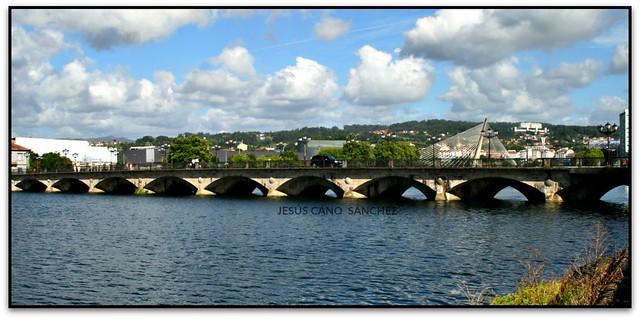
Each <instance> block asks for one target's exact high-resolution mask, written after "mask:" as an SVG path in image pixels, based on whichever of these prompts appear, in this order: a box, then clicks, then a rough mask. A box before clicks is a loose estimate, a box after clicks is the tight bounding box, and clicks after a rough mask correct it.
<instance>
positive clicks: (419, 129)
mask: <svg viewBox="0 0 640 319" xmlns="http://www.w3.org/2000/svg"><path fill="white" fill-rule="evenodd" d="M489 120H491V119H489ZM479 123H480V122H467V121H449V120H435V119H434V120H425V121H408V122H402V123H395V124H390V125H357V124H356V125H345V126H344V128H343V129H340V128H338V127H336V126H334V127H331V128H328V127H303V128H299V129H293V130H288V131H275V132H257V131H251V132H229V133H216V134H211V133H204V132H198V133H183V134H180V135H179V136H178V137H186V136H191V135H195V136H198V137H200V138H205V139H206V140H207V141H208V142H209V145H211V146H215V145H217V146H220V147H225V146H226V145H227V144H226V142H228V141H231V140H233V141H243V142H244V143H246V144H248V145H249V148H250V149H259V148H262V147H266V146H273V145H274V144H276V143H279V142H283V143H287V144H288V146H287V149H289V148H290V147H292V146H293V144H294V143H295V142H296V141H297V140H298V138H300V137H301V136H308V137H311V138H312V139H313V140H354V139H356V138H357V139H358V140H360V141H362V143H369V144H371V143H374V144H377V143H380V142H382V141H385V140H389V139H391V140H393V141H397V142H410V143H413V144H415V145H416V146H417V147H426V146H429V145H431V142H430V140H429V138H430V137H431V136H435V135H441V134H444V135H445V137H446V136H453V135H455V134H457V133H460V132H462V131H465V130H467V129H469V128H471V127H473V126H475V125H478V124H479ZM542 124H543V126H544V127H547V128H549V130H550V133H549V134H548V135H547V137H548V139H547V140H548V142H549V143H551V144H553V145H556V146H560V147H572V148H574V149H576V147H579V146H581V145H583V144H582V139H583V137H593V136H600V134H599V133H598V130H597V127H596V126H575V125H574V126H567V125H553V124H548V123H542ZM490 125H491V127H492V128H493V129H494V130H496V131H498V132H500V139H501V140H503V141H505V142H506V141H509V140H512V139H513V140H514V141H515V139H517V138H518V137H519V136H520V133H516V132H514V131H513V127H515V126H518V125H519V123H517V122H490ZM383 129H388V130H389V132H390V133H393V134H394V135H395V137H391V136H386V137H385V138H383V137H382V136H381V135H378V134H375V133H374V131H376V130H383ZM260 133H263V136H262V137H260ZM171 142H172V138H171V137H167V136H162V135H161V136H156V137H153V136H144V137H142V138H139V139H137V140H135V141H134V142H131V143H123V144H121V145H122V146H123V148H124V149H127V148H128V147H130V146H141V145H155V146H160V145H163V144H170V143H171ZM524 145H526V142H525V141H517V142H514V143H513V145H512V146H508V147H507V148H509V149H519V148H522V147H523V146H524ZM345 146H346V145H345ZM362 147H363V150H365V152H367V151H366V149H364V146H362ZM367 154H368V153H367ZM369 155H370V154H369ZM344 156H345V159H347V160H349V159H351V160H364V159H365V158H366V159H371V157H370V156H368V155H364V156H355V157H352V158H350V155H349V152H346V153H345V154H344Z"/></svg>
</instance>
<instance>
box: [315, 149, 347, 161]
mask: <svg viewBox="0 0 640 319" xmlns="http://www.w3.org/2000/svg"><path fill="white" fill-rule="evenodd" d="M318 155H324V156H333V157H335V158H337V159H344V153H343V152H342V148H341V147H323V148H321V149H320V151H319V152H318Z"/></svg>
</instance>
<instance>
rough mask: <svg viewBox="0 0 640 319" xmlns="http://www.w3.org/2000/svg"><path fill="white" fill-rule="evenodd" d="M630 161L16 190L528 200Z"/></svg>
mask: <svg viewBox="0 0 640 319" xmlns="http://www.w3.org/2000/svg"><path fill="white" fill-rule="evenodd" d="M630 182H631V171H630V169H629V168H613V167H597V168H593V167H591V168H578V167H557V168H285V169H276V168H274V169H263V168H259V169H192V170H157V171H156V170H152V171H107V172H82V173H76V172H70V173H39V174H17V175H12V176H11V189H12V191H27V192H70V193H98V192H99V193H111V194H165V195H218V196H251V195H255V194H259V195H262V196H325V195H326V194H331V193H333V194H332V195H333V196H334V197H337V198H343V197H344V198H397V197H401V196H402V194H403V193H404V192H405V191H406V190H407V189H409V188H411V187H413V188H415V189H417V190H418V191H420V192H421V193H422V194H424V196H425V197H426V199H427V200H477V199H489V198H493V197H494V196H495V195H496V194H497V193H498V192H499V191H500V190H502V189H504V188H506V187H509V186H510V187H513V188H515V189H516V190H518V191H519V192H520V193H522V194H523V195H524V196H525V197H526V198H527V199H528V200H529V201H531V202H545V201H567V202H581V201H592V200H598V199H599V198H600V197H602V195H604V194H605V193H607V192H608V191H609V190H611V189H613V188H615V187H617V186H620V185H629V184H630Z"/></svg>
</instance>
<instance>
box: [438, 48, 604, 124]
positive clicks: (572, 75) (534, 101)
mask: <svg viewBox="0 0 640 319" xmlns="http://www.w3.org/2000/svg"><path fill="white" fill-rule="evenodd" d="M517 64H518V61H517V60H516V59H514V58H512V59H507V60H503V61H500V62H499V63H496V64H493V65H490V66H488V67H483V68H477V69H469V68H467V67H456V68H454V69H453V70H451V71H450V72H449V74H448V75H449V78H450V79H451V82H452V86H451V87H450V88H449V91H447V92H446V93H445V94H444V95H443V96H441V99H442V100H445V101H450V102H451V103H452V107H451V111H450V117H452V118H458V119H467V120H470V119H473V120H481V119H482V118H483V117H485V116H486V115H491V117H492V120H493V121H498V120H503V121H521V120H534V121H551V122H558V121H566V120H569V117H570V116H571V112H572V108H573V105H572V102H571V99H570V98H569V95H568V94H569V93H570V92H571V91H572V90H574V89H576V88H582V87H586V86H587V85H589V84H590V83H591V82H593V80H595V78H596V77H597V75H598V72H599V70H600V65H599V64H598V63H596V62H595V61H593V60H589V59H587V60H585V61H583V62H580V63H575V64H569V63H563V64H561V65H560V66H559V67H557V68H556V69H552V70H548V71H544V70H542V69H539V68H535V69H534V70H533V72H531V74H523V73H522V72H520V70H519V69H518V67H517Z"/></svg>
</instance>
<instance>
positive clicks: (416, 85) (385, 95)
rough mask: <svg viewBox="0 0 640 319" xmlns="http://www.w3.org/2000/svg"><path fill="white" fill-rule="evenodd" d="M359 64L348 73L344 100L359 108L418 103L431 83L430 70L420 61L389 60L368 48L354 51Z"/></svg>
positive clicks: (382, 54)
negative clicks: (357, 105)
mask: <svg viewBox="0 0 640 319" xmlns="http://www.w3.org/2000/svg"><path fill="white" fill-rule="evenodd" d="M358 56H359V57H360V60H361V62H360V65H358V67H357V68H355V69H351V70H349V82H348V83H347V86H346V87H345V92H344V94H345V98H346V99H347V100H349V101H350V102H352V103H354V104H360V105H392V104H400V103H406V102H413V101H418V100H420V99H422V98H424V96H425V94H426V93H427V91H428V90H429V88H430V87H431V84H432V83H433V70H432V68H431V66H430V65H429V64H428V63H427V62H426V61H425V60H423V59H420V58H414V57H408V58H404V59H397V60H395V61H393V59H392V57H391V55H390V54H388V53H386V52H383V51H378V50H376V49H375V48H373V47H371V46H368V45H366V46H364V47H362V48H360V50H358Z"/></svg>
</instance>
